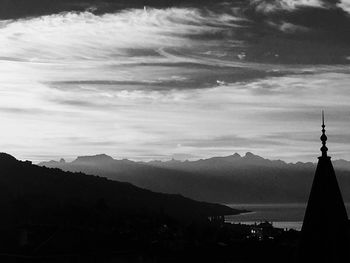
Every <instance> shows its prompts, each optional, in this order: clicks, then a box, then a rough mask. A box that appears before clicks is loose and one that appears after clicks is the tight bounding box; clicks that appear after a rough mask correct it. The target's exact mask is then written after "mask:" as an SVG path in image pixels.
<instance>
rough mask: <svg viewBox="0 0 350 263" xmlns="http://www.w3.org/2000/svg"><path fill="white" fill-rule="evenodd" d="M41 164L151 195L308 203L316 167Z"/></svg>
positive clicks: (344, 185)
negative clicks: (105, 179)
mask: <svg viewBox="0 0 350 263" xmlns="http://www.w3.org/2000/svg"><path fill="white" fill-rule="evenodd" d="M87 160H89V161H87ZM347 164H348V162H346V161H343V160H339V161H334V166H335V168H336V170H337V175H338V180H339V184H340V187H341V189H342V191H343V196H344V199H345V200H349V201H350V171H348V170H346V169H347ZM40 165H43V166H44V165H45V166H48V167H58V168H61V169H63V170H66V171H83V172H86V173H90V174H96V175H103V176H106V177H108V178H110V179H112V180H120V181H125V182H130V183H133V184H135V185H137V186H140V187H143V188H147V189H151V190H153V191H159V192H164V193H179V194H182V195H184V196H186V197H190V198H194V199H196V200H203V201H210V202H221V203H242V202H243V203H244V202H306V201H307V197H308V194H309V190H310V187H311V183H312V178H313V176H314V172H315V168H316V166H315V164H314V163H302V162H298V163H286V162H284V161H281V160H268V159H265V158H262V157H260V156H257V155H254V154H252V153H249V152H248V153H246V155H244V156H240V155H239V154H237V153H236V154H233V155H230V156H226V157H213V158H209V159H201V160H197V161H177V160H170V161H165V162H162V161H151V162H133V161H130V160H115V159H112V158H111V157H107V156H105V155H97V156H91V157H79V158H78V159H76V160H75V161H73V162H71V163H59V162H49V163H41V164H40ZM349 167H350V165H349Z"/></svg>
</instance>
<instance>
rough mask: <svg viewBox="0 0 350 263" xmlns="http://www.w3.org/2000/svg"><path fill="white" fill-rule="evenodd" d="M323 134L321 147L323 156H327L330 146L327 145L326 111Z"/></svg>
mask: <svg viewBox="0 0 350 263" xmlns="http://www.w3.org/2000/svg"><path fill="white" fill-rule="evenodd" d="M321 127H322V135H321V137H320V139H321V141H322V147H321V149H320V150H321V152H322V157H327V151H328V148H327V146H326V141H327V136H326V130H325V127H326V125H324V111H322V126H321Z"/></svg>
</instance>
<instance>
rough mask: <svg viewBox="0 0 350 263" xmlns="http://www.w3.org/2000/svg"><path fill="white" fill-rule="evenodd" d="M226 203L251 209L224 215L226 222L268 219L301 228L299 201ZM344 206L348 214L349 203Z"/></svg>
mask: <svg viewBox="0 0 350 263" xmlns="http://www.w3.org/2000/svg"><path fill="white" fill-rule="evenodd" d="M226 205H227V206H230V207H232V208H236V209H245V210H249V211H252V212H250V213H244V214H240V215H234V216H226V217H225V221H226V222H230V223H242V224H254V223H256V222H261V221H269V222H272V224H273V226H275V227H278V228H287V229H295V230H300V229H301V226H302V223H303V218H304V213H305V209H306V204H300V203H288V204H226ZM345 206H346V209H347V211H348V214H349V211H350V203H346V204H345Z"/></svg>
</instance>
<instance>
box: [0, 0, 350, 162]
mask: <svg viewBox="0 0 350 263" xmlns="http://www.w3.org/2000/svg"><path fill="white" fill-rule="evenodd" d="M229 7H232V6H229ZM232 8H234V7H232ZM309 8H311V7H309ZM315 8H316V7H315ZM317 8H318V10H319V9H322V12H325V13H322V16H321V17H323V15H324V14H329V12H331V13H332V12H333V11H334V10H333V11H329V10H328V9H327V8H324V7H322V8H320V7H317ZM302 9H303V8H299V7H298V8H297V7H295V9H293V10H292V11H291V12H289V13H290V14H289V15H290V16H288V15H287V16H285V15H283V16H280V17H278V16H273V15H271V16H270V17H267V16H266V17H262V18H261V19H262V22H261V20H259V19H258V16H257V14H256V13H254V14H251V13H249V12H245V9H244V8H243V9H242V7H239V8H238V9H237V8H236V9H230V8H227V6H226V9H225V11H222V9H218V10H217V9H214V8H213V9H212V10H207V9H206V8H198V7H197V8H195V7H191V8H184V7H178V8H166V9H153V8H148V9H147V10H146V11H145V10H144V9H128V10H122V11H118V12H111V13H104V14H96V13H91V12H88V11H86V12H81V13H77V12H68V13H59V14H53V15H47V16H40V17H32V18H22V19H18V20H11V21H2V22H1V26H0V87H1V88H0V93H1V96H0V103H1V105H2V106H1V107H2V109H0V121H1V123H2V127H3V128H2V136H1V138H0V144H1V145H2V148H3V151H7V152H10V153H14V154H15V155H16V156H19V157H23V158H26V159H30V158H31V157H32V158H34V159H36V160H38V159H46V158H45V156H56V155H57V152H60V153H61V154H62V156H63V157H70V156H76V155H87V154H95V153H100V152H105V153H107V154H109V155H112V156H115V157H118V158H119V157H121V156H123V157H128V158H136V159H137V158H139V159H147V158H151V157H152V156H160V157H161V158H168V157H169V156H172V155H175V156H176V155H181V156H197V157H198V158H200V157H208V156H214V155H226V154H232V153H233V152H246V151H252V152H255V153H257V154H261V155H263V156H266V157H271V158H275V157H276V158H282V157H283V158H285V159H287V160H295V158H296V156H299V155H302V156H303V158H311V156H312V155H313V154H315V152H317V151H318V148H319V145H318V142H317V140H307V141H300V140H299V138H297V137H295V135H294V132H295V131H298V130H299V131H301V130H303V131H305V137H307V138H314V137H315V138H316V137H318V134H319V112H320V110H321V109H325V110H326V112H327V116H329V117H330V123H329V126H330V132H331V129H335V130H336V131H337V134H342V133H341V132H340V131H339V130H341V129H347V128H350V127H347V124H346V122H345V123H343V120H344V119H343V117H341V116H344V114H346V112H348V111H349V110H350V109H349V106H348V101H349V97H350V94H349V91H348V83H349V81H350V80H349V68H348V63H349V62H348V60H347V59H346V57H348V56H349V54H350V52H349V46H348V45H346V41H345V40H341V39H339V38H332V40H330V41H329V42H327V41H324V42H323V41H317V40H318V39H320V36H325V34H324V32H326V30H325V29H327V28H328V29H329V28H330V27H329V26H328V27H327V26H323V27H320V32H318V31H317V30H315V28H317V26H315V25H317V23H316V22H312V23H311V24H308V23H306V22H305V21H304V23H303V22H302V21H301V20H300V15H299V12H306V11H303V10H305V9H303V10H302ZM311 9H312V10H314V7H312V8H311ZM308 10H310V9H308ZM338 11H339V10H338ZM308 12H309V11H308ZM313 12H314V11H313ZM313 12H312V14H314V13H313ZM332 14H333V13H332ZM342 14H343V13H342ZM343 15H344V14H343ZM331 17H332V16H331ZM340 21H343V22H344V23H345V25H347V24H346V23H348V20H346V19H345V18H344V16H342V19H340V20H338V22H337V23H338V24H339V23H340ZM318 23H320V22H318ZM345 28H346V27H345ZM304 29H305V30H306V29H307V30H308V31H307V34H305V31H304ZM322 30H325V31H322ZM321 31H322V32H321ZM315 32H316V33H315ZM338 33H339V32H338ZM304 36H306V37H305V38H304ZM332 43H337V45H336V46H335V45H333V44H332ZM328 112H329V113H328ZM328 114H329V115H328ZM331 120H332V121H331ZM331 127H333V128H331ZM273 135H275V137H271V136H273ZM72 138H73V139H72ZM14 141H16V142H18V143H16V144H9V143H8V142H14ZM348 146H349V145H347V144H344V145H342V146H341V145H340V144H339V143H334V148H332V147H330V149H332V150H336V151H337V153H339V155H338V156H337V157H342V158H345V157H347V155H345V154H344V148H346V147H348ZM341 147H342V148H341ZM313 149H315V150H313ZM342 149H343V150H342ZM39 153H41V154H42V155H41V154H39ZM280 155H281V156H280ZM305 156H306V157H305Z"/></svg>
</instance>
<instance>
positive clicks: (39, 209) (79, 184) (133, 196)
mask: <svg viewBox="0 0 350 263" xmlns="http://www.w3.org/2000/svg"><path fill="white" fill-rule="evenodd" d="M61 163H62V162H61ZM51 164H52V162H51ZM0 165H1V167H2V172H1V175H0V185H1V193H0V195H1V200H0V206H1V207H2V209H3V210H4V211H5V213H4V217H3V218H2V219H1V220H5V221H6V217H7V216H9V217H14V219H10V221H11V220H22V219H23V220H24V221H23V222H28V221H29V222H33V221H35V222H36V220H39V221H40V220H43V221H45V220H48V219H47V217H46V216H48V215H50V217H52V218H54V220H57V218H56V217H57V216H58V215H59V214H60V211H63V210H64V209H66V208H67V207H75V206H76V207H78V208H79V207H81V208H82V209H88V208H89V207H94V205H95V204H96V203H98V202H99V201H100V200H104V201H103V202H105V203H106V205H107V206H108V207H110V208H111V209H112V210H113V211H114V210H116V211H118V214H120V215H129V214H130V215H152V214H159V213H164V214H166V215H169V216H172V217H174V218H178V219H182V220H183V219H184V220H186V217H188V219H190V220H191V218H197V217H203V216H207V215H212V214H213V215H219V214H231V213H233V214H235V213H238V212H239V211H238V210H235V209H231V208H229V207H226V206H222V205H216V204H210V203H204V202H197V201H194V200H191V199H188V198H185V197H183V196H180V195H169V194H161V193H155V192H151V191H149V190H146V189H141V188H138V187H136V186H133V185H131V184H129V183H122V182H116V181H111V180H108V179H107V178H103V177H98V176H93V175H86V174H83V173H71V172H64V171H61V170H59V169H53V168H46V167H40V166H37V165H33V164H32V163H31V162H29V161H26V162H22V161H18V160H16V159H15V158H14V157H13V156H11V155H8V154H5V153H0ZM19 203H20V204H21V205H20V207H21V208H20V209H19V207H18V204H19ZM8 210H9V211H8ZM6 211H8V212H6ZM19 214H21V215H19ZM21 218H22V219H21ZM52 218H51V219H52ZM52 220H53V219H52ZM39 221H38V222H39ZM38 222H37V223H38ZM47 222H48V221H46V223H47Z"/></svg>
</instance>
